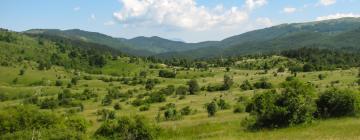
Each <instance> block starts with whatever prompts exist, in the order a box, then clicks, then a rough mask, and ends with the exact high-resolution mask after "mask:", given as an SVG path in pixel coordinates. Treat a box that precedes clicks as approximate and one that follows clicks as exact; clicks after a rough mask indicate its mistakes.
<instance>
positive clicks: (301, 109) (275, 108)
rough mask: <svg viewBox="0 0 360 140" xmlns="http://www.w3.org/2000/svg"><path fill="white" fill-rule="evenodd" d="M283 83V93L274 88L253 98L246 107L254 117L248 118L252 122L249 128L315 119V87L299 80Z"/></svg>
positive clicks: (288, 124) (277, 125)
mask: <svg viewBox="0 0 360 140" xmlns="http://www.w3.org/2000/svg"><path fill="white" fill-rule="evenodd" d="M282 85H283V88H284V89H283V91H282V93H281V94H278V93H277V92H276V91H275V90H272V91H268V92H265V93H263V94H257V95H255V96H254V97H253V98H252V101H251V102H250V103H249V104H248V105H247V107H246V111H247V112H249V113H250V116H251V117H252V118H250V119H247V121H249V122H251V124H249V126H248V127H249V128H255V129H256V128H278V127H287V126H290V125H296V124H302V123H310V122H311V121H312V120H313V114H314V112H315V106H314V101H313V87H311V86H309V85H305V84H304V83H301V82H299V81H298V80H292V81H289V82H285V83H283V84H282Z"/></svg>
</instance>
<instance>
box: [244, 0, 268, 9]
mask: <svg viewBox="0 0 360 140" xmlns="http://www.w3.org/2000/svg"><path fill="white" fill-rule="evenodd" d="M245 4H246V7H247V8H248V9H250V10H252V9H255V8H257V7H261V6H264V5H265V4H267V0H246V1H245Z"/></svg>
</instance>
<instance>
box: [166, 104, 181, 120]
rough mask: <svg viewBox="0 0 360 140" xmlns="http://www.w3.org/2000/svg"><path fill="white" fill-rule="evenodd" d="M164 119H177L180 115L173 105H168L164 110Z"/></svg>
mask: <svg viewBox="0 0 360 140" xmlns="http://www.w3.org/2000/svg"><path fill="white" fill-rule="evenodd" d="M164 117H165V120H179V119H180V118H181V115H180V114H179V112H178V111H177V110H176V108H175V107H169V108H167V109H166V110H165V112H164Z"/></svg>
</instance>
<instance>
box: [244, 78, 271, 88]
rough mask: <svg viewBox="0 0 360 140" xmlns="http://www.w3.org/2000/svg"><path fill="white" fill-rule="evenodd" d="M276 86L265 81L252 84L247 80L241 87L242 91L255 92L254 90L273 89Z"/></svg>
mask: <svg viewBox="0 0 360 140" xmlns="http://www.w3.org/2000/svg"><path fill="white" fill-rule="evenodd" d="M273 87H274V86H273V85H272V84H271V83H270V82H267V81H266V80H265V79H261V80H260V81H258V82H256V83H254V84H251V83H250V82H249V81H248V80H245V81H244V82H243V83H242V84H241V85H240V88H241V89H242V90H253V89H271V88H273Z"/></svg>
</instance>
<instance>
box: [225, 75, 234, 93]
mask: <svg viewBox="0 0 360 140" xmlns="http://www.w3.org/2000/svg"><path fill="white" fill-rule="evenodd" d="M233 84H234V81H233V79H232V78H231V77H230V76H229V75H225V76H224V85H223V90H229V89H230V88H231V86H232V85H233Z"/></svg>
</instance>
